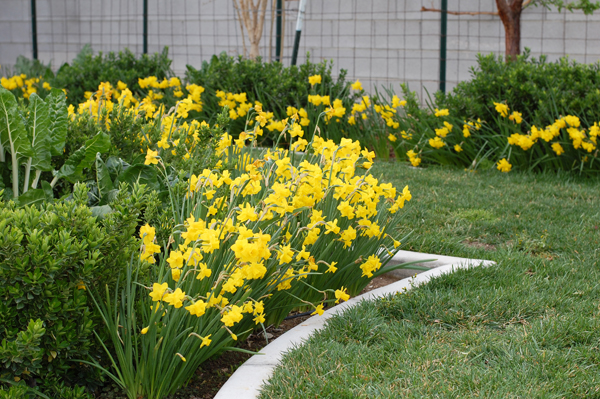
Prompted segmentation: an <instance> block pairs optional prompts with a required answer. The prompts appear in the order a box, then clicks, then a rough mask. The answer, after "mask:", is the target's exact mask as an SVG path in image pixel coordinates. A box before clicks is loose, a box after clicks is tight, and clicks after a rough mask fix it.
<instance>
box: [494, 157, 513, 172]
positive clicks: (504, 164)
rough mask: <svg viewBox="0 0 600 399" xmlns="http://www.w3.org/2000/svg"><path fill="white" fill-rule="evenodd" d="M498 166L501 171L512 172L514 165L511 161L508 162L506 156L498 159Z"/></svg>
mask: <svg viewBox="0 0 600 399" xmlns="http://www.w3.org/2000/svg"><path fill="white" fill-rule="evenodd" d="M497 168H498V170H499V171H501V172H504V173H508V172H510V169H511V168H512V165H511V164H510V163H508V161H507V160H506V158H502V159H501V160H500V161H498V166H497Z"/></svg>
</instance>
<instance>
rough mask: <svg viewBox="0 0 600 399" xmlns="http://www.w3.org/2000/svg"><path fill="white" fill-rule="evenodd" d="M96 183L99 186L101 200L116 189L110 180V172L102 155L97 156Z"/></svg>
mask: <svg viewBox="0 0 600 399" xmlns="http://www.w3.org/2000/svg"><path fill="white" fill-rule="evenodd" d="M96 183H97V185H98V197H100V199H102V198H103V197H104V196H106V195H107V194H108V192H109V191H110V190H113V189H114V188H115V187H114V186H113V182H112V180H111V178H110V172H109V171H108V168H107V167H106V164H105V163H104V161H103V160H102V158H101V157H100V154H96Z"/></svg>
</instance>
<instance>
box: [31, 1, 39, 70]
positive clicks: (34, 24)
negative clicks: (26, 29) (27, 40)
mask: <svg viewBox="0 0 600 399" xmlns="http://www.w3.org/2000/svg"><path fill="white" fill-rule="evenodd" d="M31 45H32V47H33V59H34V60H37V59H38V41H37V13H36V11H35V0H31Z"/></svg>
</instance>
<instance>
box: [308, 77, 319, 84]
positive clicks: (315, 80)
mask: <svg viewBox="0 0 600 399" xmlns="http://www.w3.org/2000/svg"><path fill="white" fill-rule="evenodd" d="M308 83H310V85H311V86H314V85H316V84H317V83H321V75H313V76H309V77H308Z"/></svg>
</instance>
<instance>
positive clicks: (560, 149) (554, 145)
mask: <svg viewBox="0 0 600 399" xmlns="http://www.w3.org/2000/svg"><path fill="white" fill-rule="evenodd" d="M552 150H553V151H554V152H555V153H556V155H559V156H560V155H561V154H564V152H565V150H564V149H563V147H562V145H560V144H559V143H552Z"/></svg>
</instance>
